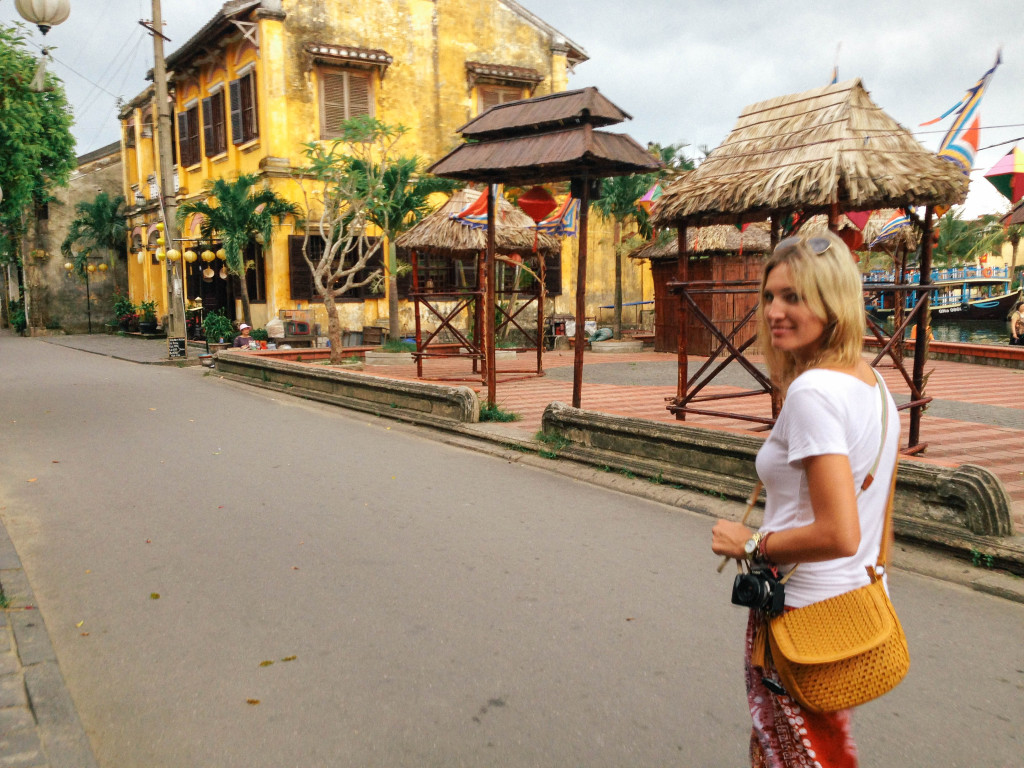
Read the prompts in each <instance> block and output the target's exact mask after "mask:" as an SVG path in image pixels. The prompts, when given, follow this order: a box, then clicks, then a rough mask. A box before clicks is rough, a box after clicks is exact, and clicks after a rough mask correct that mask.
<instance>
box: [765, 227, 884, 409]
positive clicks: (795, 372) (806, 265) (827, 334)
mask: <svg viewBox="0 0 1024 768" xmlns="http://www.w3.org/2000/svg"><path fill="white" fill-rule="evenodd" d="M811 241H813V242H811ZM826 241H827V247H826V245H825V243H826ZM779 264H786V265H788V266H789V274H790V277H791V278H792V280H793V287H794V288H795V289H796V292H797V293H798V294H799V296H800V299H801V301H803V302H805V303H806V304H807V307H808V309H810V310H811V312H813V313H814V315H815V316H816V317H818V318H819V319H820V320H822V322H824V323H825V330H824V331H823V333H822V339H821V346H820V348H819V349H818V353H817V354H816V355H815V356H814V357H813V358H812V359H811V360H810V361H809V362H803V363H801V362H799V361H798V360H797V358H796V357H795V356H794V355H793V354H792V353H790V352H783V351H780V350H778V349H775V347H773V346H772V336H771V330H770V328H769V326H768V319H767V317H766V316H765V301H764V295H765V283H766V282H767V281H768V275H769V274H771V271H772V270H773V269H774V268H775V267H777V266H778V265H779ZM759 299H760V303H759V304H758V308H757V336H758V342H759V344H760V346H761V352H762V354H763V355H764V360H765V364H766V365H767V366H768V372H769V374H770V375H771V378H772V381H773V382H775V384H776V385H777V386H779V387H780V388H781V389H782V391H783V392H785V391H786V389H787V388H788V387H789V384H790V382H792V381H793V379H795V378H796V377H797V376H799V375H800V374H801V373H803V372H804V371H805V370H807V369H808V368H820V367H824V366H829V367H832V366H835V367H839V368H851V367H853V366H854V365H855V364H856V362H857V360H859V359H860V354H861V350H862V349H863V346H864V327H865V319H864V288H863V285H862V283H861V277H860V272H859V271H858V270H857V267H856V265H855V264H854V261H853V256H852V254H851V253H850V249H849V248H847V247H846V244H845V243H844V242H843V241H842V240H840V239H839V238H838V237H837V236H836V235H835V234H833V233H831V232H825V233H822V234H820V235H808V236H804V235H797V236H794V237H789V238H786V239H785V240H783V241H782V242H781V243H779V244H778V246H776V248H775V250H774V251H773V252H772V255H771V256H769V257H768V261H766V262H765V265H764V274H762V276H761V292H760V294H759Z"/></svg>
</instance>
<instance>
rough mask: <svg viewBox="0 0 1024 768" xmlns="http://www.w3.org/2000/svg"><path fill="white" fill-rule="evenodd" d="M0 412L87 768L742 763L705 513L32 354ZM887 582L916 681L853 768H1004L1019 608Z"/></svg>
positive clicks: (201, 384) (29, 567)
mask: <svg viewBox="0 0 1024 768" xmlns="http://www.w3.org/2000/svg"><path fill="white" fill-rule="evenodd" d="M0 414H2V416H0V418H2V422H0V423H2V424H3V433H2V442H0V445H2V448H0V450H2V452H3V459H2V461H0V519H2V521H3V522H4V523H5V524H6V526H7V529H8V532H9V534H10V536H11V538H12V539H13V541H14V543H15V545H16V547H17V549H18V552H19V554H20V556H21V559H22V562H23V565H24V567H25V569H26V572H27V574H28V577H29V579H30V582H31V584H32V587H33V590H34V592H35V595H36V598H37V600H38V602H39V608H40V610H41V611H42V613H43V616H44V618H45V621H46V623H47V625H48V627H49V631H50V636H51V638H52V640H53V643H54V646H55V648H56V651H57V655H58V658H59V660H60V664H61V668H62V670H63V673H64V676H65V678H66V680H67V684H68V687H69V690H70V692H71V695H72V697H73V699H74V702H75V705H76V707H77V709H78V712H79V715H80V717H81V719H82V722H83V724H84V726H85V728H86V731H87V732H88V735H89V737H90V739H91V741H92V744H93V748H94V751H95V753H96V757H97V760H98V761H99V763H100V765H101V766H103V767H104V768H125V767H135V766H138V767H145V768H160V767H161V766H169V767H170V766H173V767H175V768H179V767H180V768H186V767H187V768H193V767H195V766H224V767H228V766H231V767H233V766H267V767H268V768H269V767H273V768H279V767H282V766H302V767H303V768H307V767H309V766H332V767H335V766H359V767H360V768H363V767H368V766H388V767H390V768H394V767H396V766H417V767H419V766H553V767H554V766H558V767H562V766H587V767H588V768H591V767H596V766H667V765H679V766H740V765H743V764H744V763H745V760H746V757H745V755H746V741H747V736H748V733H749V716H748V714H747V712H746V705H745V697H744V694H743V691H742V674H741V669H740V665H741V659H740V653H741V649H740V646H741V635H742V631H743V626H744V618H745V617H744V615H743V611H742V610H741V609H738V608H735V607H733V606H731V605H730V604H729V599H728V594H729V586H730V577H729V576H728V575H727V574H724V575H721V576H718V575H716V573H715V566H716V565H717V562H716V558H715V557H714V556H713V555H712V554H711V552H710V550H709V549H708V544H709V541H710V521H709V520H708V519H707V518H706V517H701V516H698V515H695V514H692V513H690V512H687V511H685V510H681V509H677V508H673V507H670V506H666V505H661V504H657V503H653V502H649V501H644V500H641V499H637V498H635V497H631V496H627V495H624V494H620V493H615V492H613V491H608V490H604V489H601V488H597V487H595V486H591V485H588V484H586V483H581V482H578V481H572V480H568V479H566V478H565V477H563V476H560V475H558V474H557V472H555V471H544V470H542V469H537V468H534V467H531V466H525V465H524V464H522V463H510V462H507V461H502V460H498V459H495V458H493V457H490V456H486V455H482V454H478V453H474V452H471V451H467V450H464V449H460V448H455V447H451V446H447V445H442V444H439V443H437V442H434V441H432V440H430V439H429V438H428V437H427V436H426V433H419V432H417V431H416V430H414V429H412V428H408V427H401V426H398V425H396V424H392V423H389V422H387V421H385V420H381V419H375V418H370V417H366V416H360V415H353V414H352V413H349V412H346V411H343V410H340V409H336V408H331V407H327V406H322V405H318V404H310V403H305V402H302V401H298V400H294V399H291V398H288V397H287V396H278V395H274V394H270V393H268V392H265V391H262V390H255V389H250V388H246V387H244V386H241V385H236V384H232V383H228V382H226V381H224V380H221V379H219V378H218V377H217V376H216V375H208V374H207V373H206V372H205V371H204V370H203V369H199V368H180V369H179V368H168V367H155V366H143V365H136V364H132V363H128V362H124V361H119V360H112V359H109V358H105V357H101V356H98V355H90V354H85V353H82V352H78V351H75V350H71V349H66V348H63V347H58V346H55V345H51V344H45V343H42V342H39V341H37V340H31V339H19V338H10V337H7V338H0ZM551 466H552V468H553V469H554V470H557V468H558V464H557V463H553V464H552V465H551ZM891 586H892V590H893V593H894V599H895V601H896V603H897V607H898V608H899V610H900V613H901V616H902V618H903V621H904V624H905V628H906V632H907V635H908V638H909V642H910V646H911V655H912V669H911V672H910V676H909V677H908V679H907V680H906V681H905V682H904V683H903V684H902V685H901V686H900V687H899V688H898V689H897V690H896V691H894V692H893V693H891V694H889V695H888V696H886V697H883V698H882V699H880V700H878V701H875V702H872V703H871V704H869V705H866V706H865V707H863V708H861V710H860V711H859V712H858V714H857V719H856V729H857V734H858V740H859V742H860V746H861V754H862V763H863V765H865V766H897V765H898V766H901V767H902V768H936V767H937V766H948V767H954V766H965V767H966V766H970V767H971V768H974V766H981V765H984V766H986V767H997V768H998V767H999V766H1007V767H1009V766H1020V765H1021V755H1022V754H1024V643H1022V642H1021V641H1022V639H1024V605H1021V604H1018V603H1011V602H1006V601H1002V600H1000V599H998V598H994V597H990V596H987V595H984V594H980V593H977V592H971V591H968V590H966V589H963V588H961V587H957V586H953V585H949V584H947V583H944V582H940V581H936V580H932V579H928V578H924V577H920V576H916V575H912V574H909V573H904V572H899V571H896V572H894V573H893V574H892V575H891ZM268 662H272V663H268Z"/></svg>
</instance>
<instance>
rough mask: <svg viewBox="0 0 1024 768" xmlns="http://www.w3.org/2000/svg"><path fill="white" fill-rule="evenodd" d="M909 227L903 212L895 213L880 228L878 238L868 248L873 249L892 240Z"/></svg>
mask: <svg viewBox="0 0 1024 768" xmlns="http://www.w3.org/2000/svg"><path fill="white" fill-rule="evenodd" d="M909 226H910V219H909V218H907V214H905V213H904V212H903V211H896V213H894V214H893V216H892V218H891V219H889V220H888V221H887V222H885V224H884V225H882V228H881V229H880V230H879V232H878V236H877V237H875V239H874V240H872V241H871V244H870V245H868V248H874V247H875V246H876V245H878V244H879V243H884V242H885V241H887V240H892V239H893V238H894V237H896V235H898V234H899V233H900V232H901V231H902V230H903V229H904V228H906V227H909Z"/></svg>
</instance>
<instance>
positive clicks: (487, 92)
mask: <svg viewBox="0 0 1024 768" xmlns="http://www.w3.org/2000/svg"><path fill="white" fill-rule="evenodd" d="M501 96H502V93H501V91H499V90H498V89H497V88H481V89H480V113H481V114H483V113H484V112H486V111H487V110H488V109H490V108H491V107H496V106H498V105H499V104H501V103H502V99H501Z"/></svg>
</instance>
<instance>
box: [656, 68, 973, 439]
mask: <svg viewBox="0 0 1024 768" xmlns="http://www.w3.org/2000/svg"><path fill="white" fill-rule="evenodd" d="M967 184H968V178H967V176H965V175H964V174H963V173H962V172H961V171H960V169H959V168H958V167H957V166H955V165H954V164H952V163H949V162H946V161H945V160H942V159H941V158H939V157H938V156H936V155H935V154H933V153H931V152H929V151H928V150H926V149H924V147H922V146H921V145H920V144H919V143H918V142H917V141H916V140H915V139H914V137H913V136H912V135H911V134H910V132H909V131H907V130H906V129H905V128H904V127H903V126H901V125H900V124H899V123H897V122H896V121H895V120H893V119H892V118H891V117H889V116H888V115H887V114H886V113H885V112H883V111H882V109H881V108H880V107H878V105H876V104H875V103H874V102H873V101H871V99H870V97H869V96H868V93H867V91H866V90H865V89H864V86H863V84H862V83H861V81H860V80H859V79H856V80H847V81H845V82H842V83H834V84H831V85H826V86H824V87H821V88H815V89H812V90H809V91H805V92H803V93H796V94H790V95H788V96H780V97H778V98H774V99H769V100H767V101H762V102H758V103H757V104H752V105H750V106H749V107H747V108H746V109H744V110H743V112H742V113H741V114H740V116H739V119H738V120H737V122H736V127H735V128H734V129H733V131H732V133H730V134H729V136H728V137H727V138H726V139H725V141H723V142H722V144H721V145H719V146H718V147H717V148H716V149H715V150H714V151H713V152H711V154H710V155H708V157H707V159H706V160H705V161H704V162H703V163H701V165H700V166H699V167H698V168H697V169H696V170H695V171H694V172H693V173H689V174H686V175H684V176H682V177H680V178H679V179H677V180H675V181H673V182H671V183H670V184H669V185H668V186H667V187H666V188H665V191H664V194H663V195H662V196H661V198H660V199H659V201H658V205H657V207H656V208H655V210H654V214H653V216H652V220H653V223H654V225H655V226H661V227H665V226H675V227H678V228H679V229H680V232H681V236H682V232H685V230H686V228H687V227H688V226H700V225H706V224H739V223H745V222H751V221H764V220H765V219H770V220H771V222H772V241H773V242H776V241H777V240H778V237H779V232H780V229H781V223H782V222H783V221H784V220H785V219H786V218H787V217H788V216H789V215H791V214H793V213H797V212H799V213H800V214H801V215H802V216H803V217H804V218H805V219H806V217H809V216H813V215H815V214H825V215H827V216H828V217H829V221H830V224H831V227H832V228H835V226H836V222H837V220H838V218H839V215H840V214H841V213H843V212H845V211H865V210H872V209H878V208H908V209H909V207H911V206H917V205H925V206H928V208H927V212H926V215H925V217H924V221H923V222H922V228H923V232H922V236H923V241H924V243H925V247H924V248H923V249H922V250H923V251H924V253H922V259H921V261H922V274H923V275H927V274H928V269H930V261H931V251H930V248H931V211H932V206H934V205H953V204H956V203H960V202H962V201H963V200H964V198H965V197H966V195H967ZM684 242H685V240H684ZM683 250H685V248H684V249H683ZM687 262H688V259H687V258H681V259H680V260H679V274H678V282H677V283H676V285H675V286H674V290H677V291H678V292H679V293H680V297H681V298H680V311H681V312H686V311H687V310H688V308H692V304H691V303H689V301H688V299H687V296H686V293H687V291H689V290H694V289H695V288H694V286H692V285H689V286H688V283H690V278H689V275H688V266H687ZM734 288H735V287H734ZM926 316H927V309H925V311H924V312H922V313H921V316H920V317H919V318H918V324H919V325H920V327H919V329H918V338H919V339H920V340H921V343H922V349H921V350H919V352H918V354H917V355H916V356H915V360H914V376H913V386H912V393H911V394H912V397H911V399H912V401H913V402H914V403H915V404H919V402H920V401H921V400H922V398H923V394H922V393H923V386H924V363H925V359H926V353H925V350H924V349H923V341H924V338H925V336H926V334H925V329H924V325H925V323H926ZM702 322H704V320H702ZM686 347H687V341H686V323H680V343H679V365H680V376H679V382H680V385H679V391H678V394H677V398H676V402H675V404H674V405H672V406H670V410H672V411H673V412H674V413H675V414H676V416H677V417H678V418H684V417H685V412H686V410H687V408H688V405H687V404H688V403H689V401H690V400H691V399H692V395H688V393H687V389H688V386H689V383H688V381H689V380H688V373H687V370H686V352H687V349H686ZM723 347H724V348H727V349H728V351H729V353H730V355H731V356H733V357H735V358H736V359H737V360H738V361H739V362H740V363H741V364H742V365H744V367H745V368H746V369H747V370H748V371H749V372H750V373H751V375H752V376H753V377H754V378H755V380H757V381H758V383H759V384H760V385H761V386H762V387H764V388H765V390H767V391H769V392H771V393H772V416H773V417H774V416H775V415H776V414H777V413H778V408H779V406H780V404H781V400H780V398H779V397H778V393H777V392H776V391H775V390H774V388H773V387H772V386H771V383H770V382H768V381H767V379H765V378H764V377H763V376H761V375H760V374H759V373H758V372H756V369H754V367H753V366H752V365H750V364H749V363H748V362H747V361H746V360H745V359H744V358H743V355H742V350H741V349H737V348H736V347H735V346H730V345H728V344H724V345H723ZM699 375H700V374H699V373H698V377H699ZM712 377H713V374H712ZM710 378H711V377H709V378H708V379H707V380H705V381H704V382H702V383H700V384H698V385H697V389H698V390H699V389H700V388H701V387H702V386H704V385H705V384H706V383H707V381H710ZM751 394H753V393H751ZM690 410H694V411H695V410H696V409H690ZM919 416H920V408H919V407H917V405H915V407H914V411H913V413H912V416H911V432H910V444H911V445H916V443H917V437H918V432H919ZM767 421H771V420H770V419H769V420H767Z"/></svg>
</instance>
